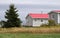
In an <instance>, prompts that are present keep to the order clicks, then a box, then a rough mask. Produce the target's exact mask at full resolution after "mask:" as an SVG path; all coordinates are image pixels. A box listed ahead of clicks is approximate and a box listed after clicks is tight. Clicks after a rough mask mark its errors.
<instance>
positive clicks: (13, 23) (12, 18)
mask: <svg viewBox="0 0 60 38" xmlns="http://www.w3.org/2000/svg"><path fill="white" fill-rule="evenodd" d="M17 12H18V10H16V8H15V7H14V4H11V5H10V7H9V10H7V11H6V12H5V13H6V15H5V18H6V19H7V21H6V22H5V23H4V27H19V26H21V20H20V19H19V18H18V16H19V15H18V14H17Z"/></svg>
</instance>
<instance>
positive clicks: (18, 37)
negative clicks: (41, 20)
mask: <svg viewBox="0 0 60 38" xmlns="http://www.w3.org/2000/svg"><path fill="white" fill-rule="evenodd" d="M0 38H60V34H33V33H0Z"/></svg>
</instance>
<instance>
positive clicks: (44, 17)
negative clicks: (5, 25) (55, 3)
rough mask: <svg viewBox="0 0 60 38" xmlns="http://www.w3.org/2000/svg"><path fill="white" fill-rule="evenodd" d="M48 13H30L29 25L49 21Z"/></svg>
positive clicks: (27, 21) (27, 22) (27, 18)
mask: <svg viewBox="0 0 60 38" xmlns="http://www.w3.org/2000/svg"><path fill="white" fill-rule="evenodd" d="M48 18H49V15H48V14H37V13H30V14H28V15H27V17H26V25H27V26H41V25H42V24H47V23H48Z"/></svg>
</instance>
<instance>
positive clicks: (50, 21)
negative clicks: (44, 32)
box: [48, 20, 56, 26]
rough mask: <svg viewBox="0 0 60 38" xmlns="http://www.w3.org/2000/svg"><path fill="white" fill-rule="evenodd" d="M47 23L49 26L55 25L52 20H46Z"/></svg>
mask: <svg viewBox="0 0 60 38" xmlns="http://www.w3.org/2000/svg"><path fill="white" fill-rule="evenodd" d="M48 22H49V23H48V25H49V26H55V25H56V23H55V21H54V20H48Z"/></svg>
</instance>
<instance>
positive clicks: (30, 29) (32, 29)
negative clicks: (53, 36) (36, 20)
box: [0, 26, 60, 33]
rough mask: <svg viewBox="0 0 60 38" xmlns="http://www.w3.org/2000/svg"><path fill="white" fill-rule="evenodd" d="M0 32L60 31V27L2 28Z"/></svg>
mask: <svg viewBox="0 0 60 38" xmlns="http://www.w3.org/2000/svg"><path fill="white" fill-rule="evenodd" d="M0 33H60V27H55V26H53V27H38V28H36V27H34V28H32V27H30V28H27V27H21V28H16V27H15V28H0Z"/></svg>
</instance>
